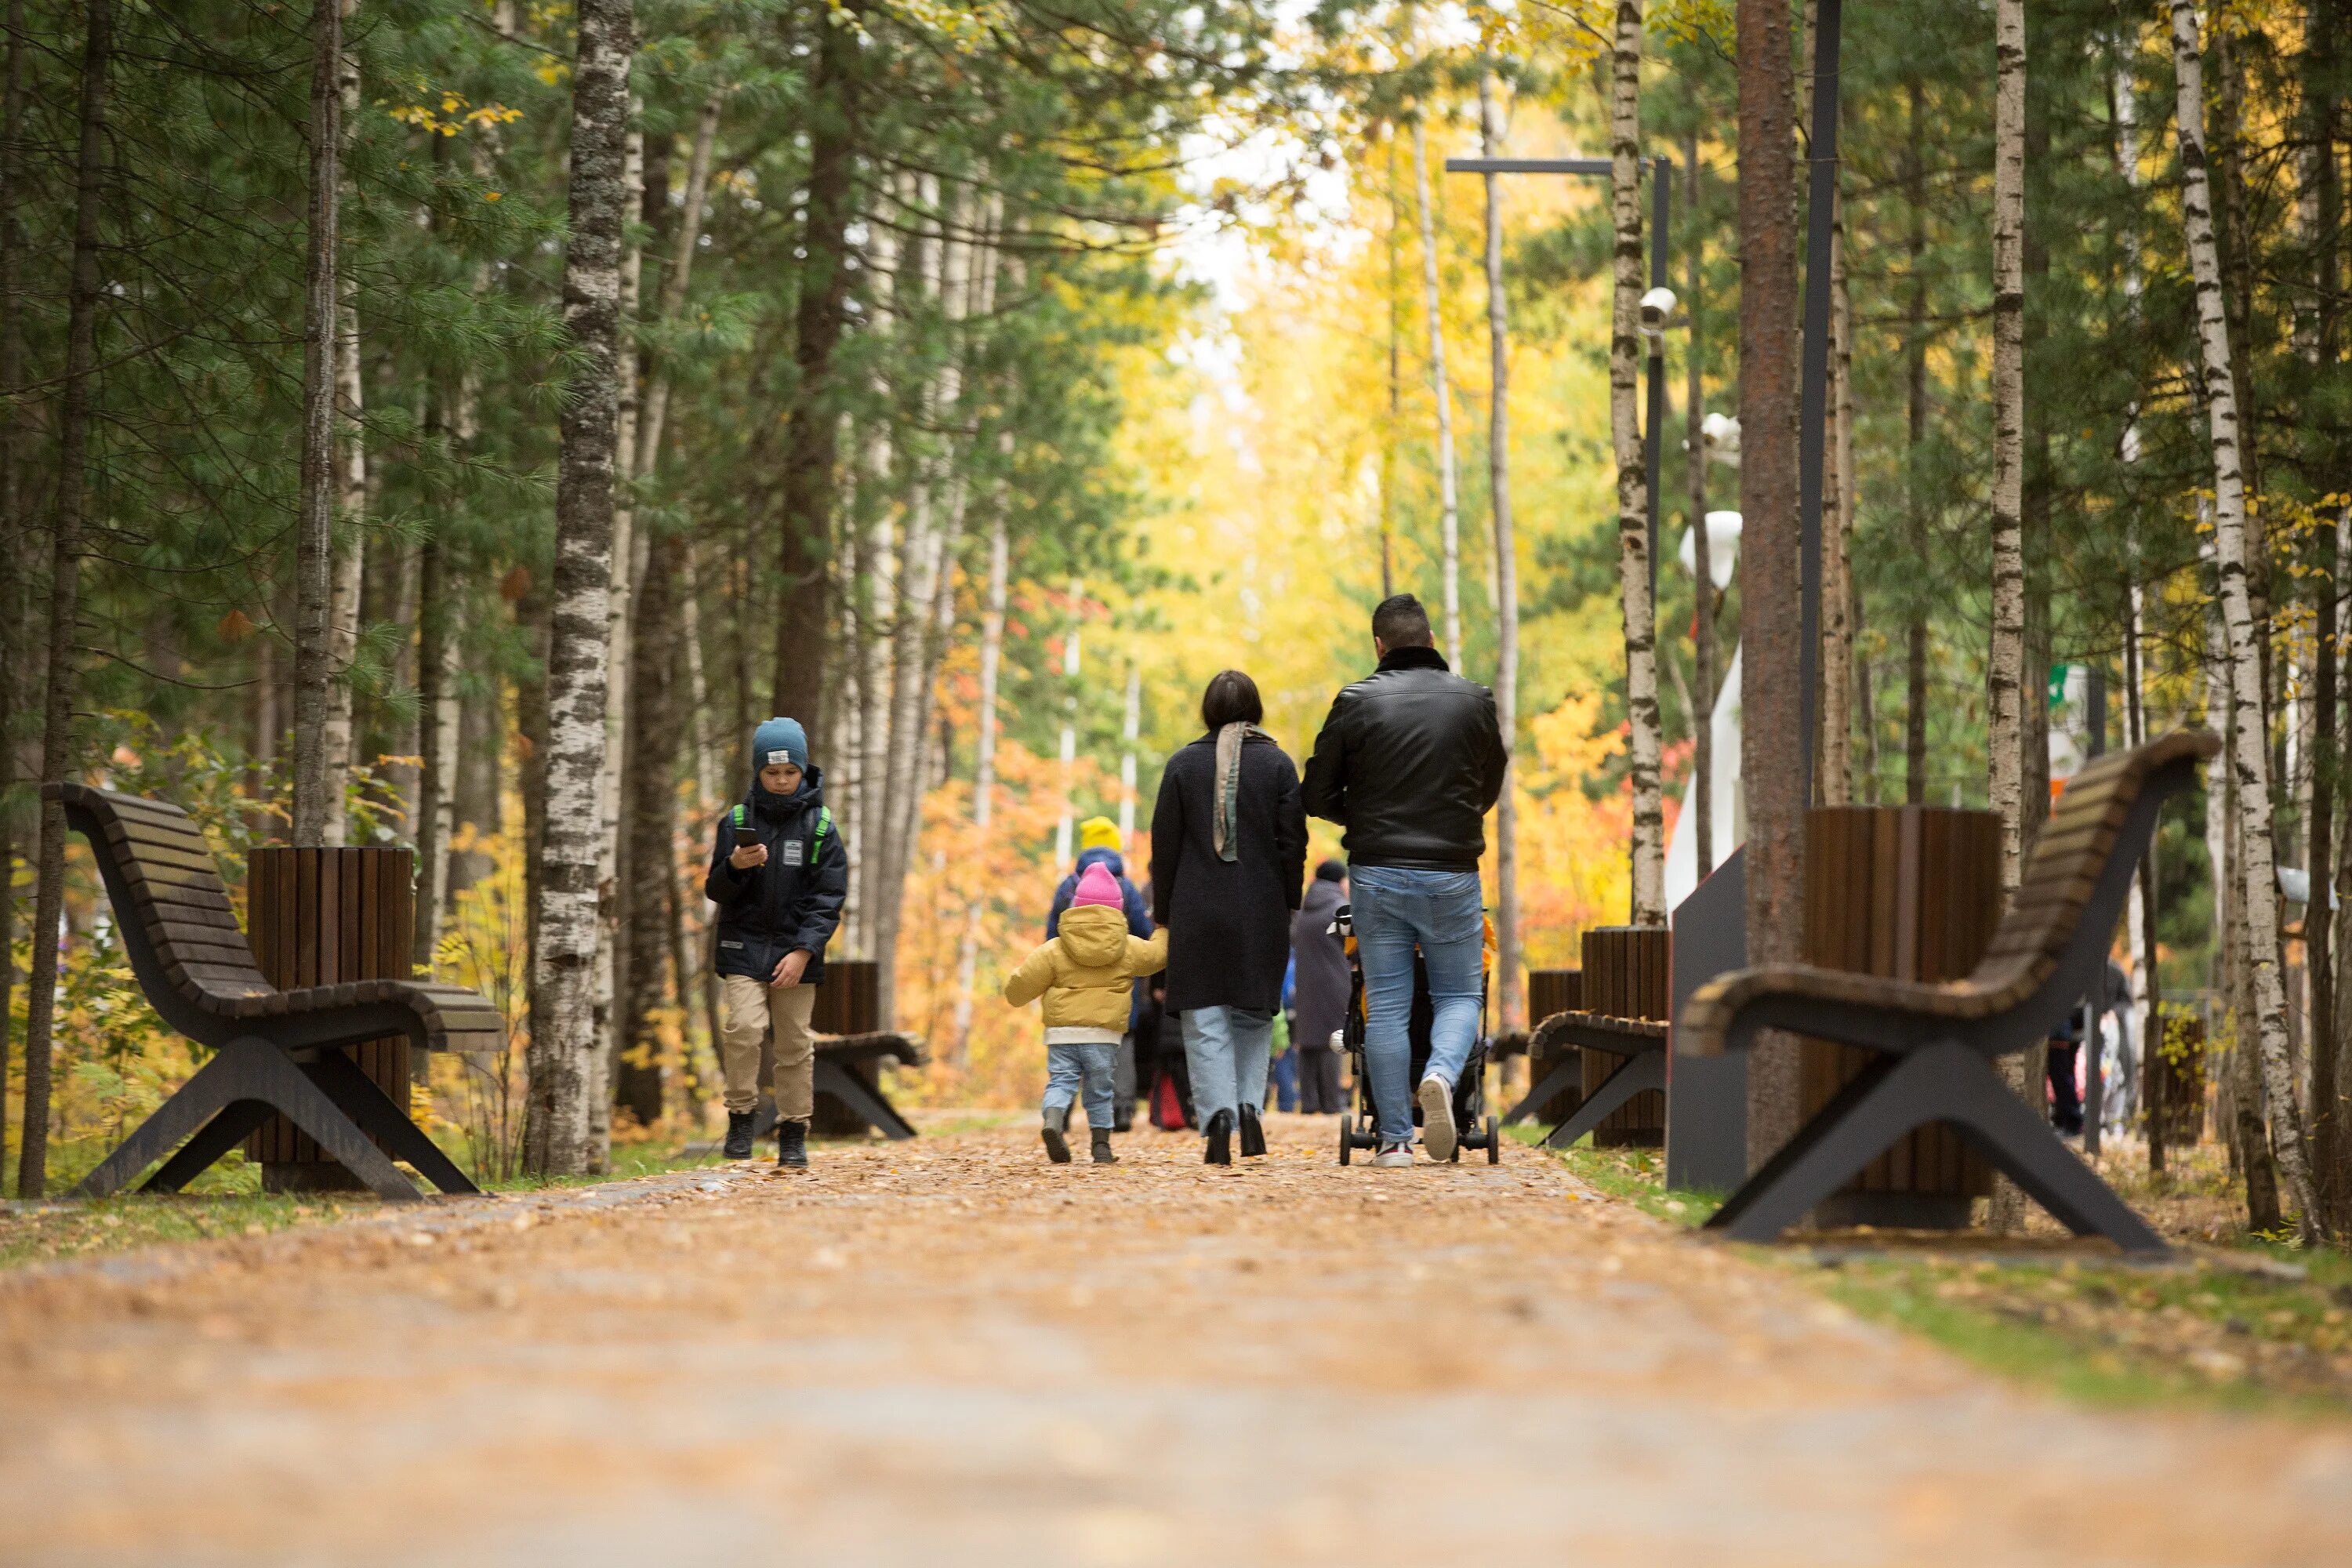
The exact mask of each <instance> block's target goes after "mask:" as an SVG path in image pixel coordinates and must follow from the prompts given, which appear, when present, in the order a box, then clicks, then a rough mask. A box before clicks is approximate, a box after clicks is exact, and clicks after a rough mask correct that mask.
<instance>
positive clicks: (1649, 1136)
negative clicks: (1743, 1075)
mask: <svg viewBox="0 0 2352 1568" xmlns="http://www.w3.org/2000/svg"><path fill="white" fill-rule="evenodd" d="M1670 952H1672V949H1671V948H1670V947H1669V945H1668V937H1667V931H1666V928H1665V927H1664V926H1596V927H1594V928H1593V929H1592V930H1591V931H1586V932H1585V933H1584V974H1583V987H1582V988H1583V1000H1582V1009H1583V1011H1585V1012H1587V1013H1597V1014H1600V1015H1601V1016H1603V1017H1610V1018H1658V1019H1664V1018H1666V1017H1668V1016H1670V1015H1671V1011H1672V1009H1671V1005H1670V1003H1669V1000H1668V985H1667V983H1668V979H1669V974H1670V970H1669V966H1668V963H1667V958H1668V956H1669V954H1670ZM1624 1059H1625V1058H1622V1057H1621V1056H1616V1055H1613V1054H1612V1053H1611V1052H1608V1051H1596V1050H1591V1049H1587V1050H1586V1051H1585V1053H1584V1092H1585V1093H1586V1094H1587V1095H1590V1094H1591V1092H1592V1091H1593V1090H1594V1089H1599V1088H1600V1087H1601V1084H1602V1083H1603V1082H1605V1081H1606V1080H1607V1079H1608V1077H1609V1075H1610V1074H1611V1073H1612V1072H1614V1071H1616V1070H1617V1068H1618V1065H1619V1064H1620V1063H1621V1062H1622V1061H1623V1060H1624ZM1665 1142H1666V1097H1665V1095H1664V1093H1663V1092H1662V1091H1660V1090H1658V1089H1643V1091H1642V1092H1641V1093H1640V1094H1637V1095H1635V1096H1634V1097H1633V1099H1632V1100H1628V1101H1627V1102H1626V1103H1625V1104H1624V1105H1623V1106H1622V1107H1620V1108H1619V1109H1618V1110H1614V1111H1612V1112H1611V1113H1610V1115H1609V1119H1608V1120H1607V1121H1603V1122H1601V1125H1600V1126H1598V1127H1596V1128H1594V1129H1593V1130H1592V1146H1593V1147H1594V1148H1596V1149H1606V1148H1612V1147H1615V1148H1640V1149H1656V1148H1663V1147H1664V1144H1665Z"/></svg>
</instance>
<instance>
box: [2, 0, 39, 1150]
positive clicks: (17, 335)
mask: <svg viewBox="0 0 2352 1568" xmlns="http://www.w3.org/2000/svg"><path fill="white" fill-rule="evenodd" d="M7 26H8V37H7V41H6V45H5V47H6V63H5V66H0V71H4V72H5V78H0V95H5V96H0V391H5V392H10V393H13V392H14V391H15V390H16V387H17V386H19V385H20V384H23V382H24V379H25V333H24V321H23V316H22V312H21V310H20V309H19V306H18V303H17V290H18V289H19V288H20V287H21V284H22V277H23V271H24V236H23V234H22V233H21V232H19V230H18V227H17V223H16V204H17V200H18V198H19V195H20V194H21V191H20V181H21V179H22V175H21V174H20V172H19V168H18V160H17V152H18V148H19V146H20V144H21V142H22V139H23V135H24V117H25V61H24V53H25V0H8V16H7ZM23 457H24V453H23V450H22V448H21V446H20V443H19V430H18V416H17V410H16V405H14V403H13V402H12V403H11V404H10V405H8V406H7V407H5V408H0V658H5V660H6V668H0V800H5V797H6V795H7V794H8V793H9V792H11V791H13V790H14V789H15V787H16V768H17V756H16V718H17V714H18V712H19V711H20V710H22V709H23V708H24V706H25V700H26V698H27V697H29V696H30V695H31V693H32V683H31V680H30V679H29V673H30V671H31V670H32V669H33V668H35V666H36V665H37V662H38V660H37V652H36V645H37V643H39V642H42V641H45V640H46V638H45V637H44V636H43V635H42V634H41V633H40V632H39V631H38V630H37V628H39V627H42V626H45V625H46V620H45V618H44V617H43V616H40V615H38V614H37V613H36V606H37V605H38V604H39V602H40V600H39V596H38V595H37V592H36V591H35V589H34V587H33V583H34V579H35V576H36V572H35V566H34V561H33V531H32V529H31V527H30V526H29V525H28V520H27V518H26V508H25V494H24V491H25V487H24V468H23V461H22V460H23ZM37 853H38V852H37V849H36V855H37ZM15 1012H16V815H15V814H14V813H13V812H6V811H0V1084H5V1083H6V1082H7V1081H8V1054H9V1048H10V1047H11V1046H12V1045H13V1043H14V1041H13V1040H12V1038H11V1034H12V1030H11V1025H12V1024H13V1022H14V1018H15ZM7 1156H8V1127H7V1118H6V1117H5V1115H0V1191H5V1186H6V1182H7V1175H6V1172H7V1163H8V1159H7Z"/></svg>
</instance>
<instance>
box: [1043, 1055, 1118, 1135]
mask: <svg viewBox="0 0 2352 1568" xmlns="http://www.w3.org/2000/svg"><path fill="white" fill-rule="evenodd" d="M1117 1072H1118V1047H1117V1046H1114V1045H1110V1044H1108V1043H1106V1044H1102V1045H1090V1046H1047V1047H1045V1110H1059V1109H1060V1108H1062V1107H1064V1106H1066V1105H1068V1104H1069V1103H1070V1102H1071V1101H1072V1100H1076V1098H1077V1097H1078V1089H1079V1087H1080V1085H1081V1084H1082V1083H1083V1085H1084V1086H1085V1089H1086V1095H1087V1127H1089V1128H1091V1129H1092V1130H1094V1131H1098V1132H1108V1131H1110V1119H1111V1098H1112V1096H1111V1082H1112V1078H1113V1075H1115V1074H1116V1073H1117Z"/></svg>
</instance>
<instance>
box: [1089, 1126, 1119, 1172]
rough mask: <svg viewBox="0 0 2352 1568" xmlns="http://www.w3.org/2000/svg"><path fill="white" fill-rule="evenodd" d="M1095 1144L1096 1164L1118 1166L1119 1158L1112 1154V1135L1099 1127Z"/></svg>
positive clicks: (1096, 1131)
mask: <svg viewBox="0 0 2352 1568" xmlns="http://www.w3.org/2000/svg"><path fill="white" fill-rule="evenodd" d="M1094 1143H1095V1163H1096V1164H1097V1165H1116V1164H1118V1155H1116V1154H1114V1153H1112V1152H1110V1134H1109V1133H1108V1132H1107V1131H1104V1130H1103V1129H1101V1128H1099V1127H1097V1128H1096V1129H1095V1138H1094Z"/></svg>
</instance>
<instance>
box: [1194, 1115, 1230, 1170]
mask: <svg viewBox="0 0 2352 1568" xmlns="http://www.w3.org/2000/svg"><path fill="white" fill-rule="evenodd" d="M1207 1131H1208V1134H1209V1146H1208V1147H1207V1148H1206V1149H1205V1150H1203V1151H1202V1154H1201V1162H1202V1163H1203V1164H1208V1165H1230V1164H1232V1163H1234V1113H1233V1112H1232V1111H1230V1110H1220V1111H1218V1112H1217V1113H1216V1114H1215V1115H1214V1116H1212V1117H1210V1118H1209V1126H1208V1130H1207Z"/></svg>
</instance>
